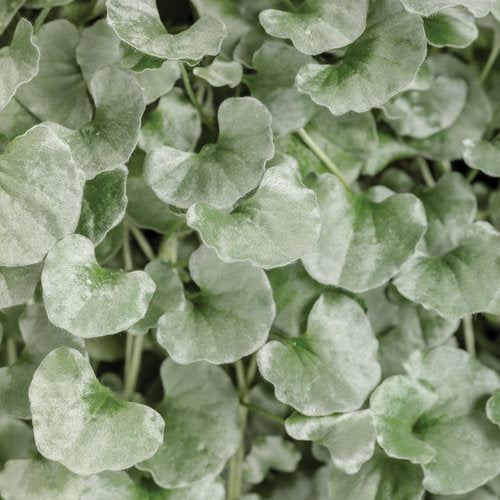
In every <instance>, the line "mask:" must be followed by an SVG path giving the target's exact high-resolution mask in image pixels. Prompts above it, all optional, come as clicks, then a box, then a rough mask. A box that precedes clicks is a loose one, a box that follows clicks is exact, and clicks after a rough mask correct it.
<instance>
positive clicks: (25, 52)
mask: <svg viewBox="0 0 500 500" xmlns="http://www.w3.org/2000/svg"><path fill="white" fill-rule="evenodd" d="M1 22H2V21H0V24H1ZM1 31H2V30H1V29H0V33H1ZM32 34H33V27H32V26H31V24H30V22H29V21H28V20H26V19H21V20H20V21H19V22H18V23H17V26H16V31H15V32H14V36H13V37H12V42H11V44H10V46H9V47H5V48H2V49H1V50H0V110H1V109H3V108H5V106H7V104H9V101H10V100H11V99H12V97H13V96H14V94H15V93H16V90H17V88H18V87H19V86H20V85H22V84H23V83H26V82H29V81H30V80H32V79H33V77H34V76H35V75H36V74H37V73H38V63H39V60H40V52H39V50H38V48H37V46H36V45H35V44H34V43H33V41H32Z"/></svg>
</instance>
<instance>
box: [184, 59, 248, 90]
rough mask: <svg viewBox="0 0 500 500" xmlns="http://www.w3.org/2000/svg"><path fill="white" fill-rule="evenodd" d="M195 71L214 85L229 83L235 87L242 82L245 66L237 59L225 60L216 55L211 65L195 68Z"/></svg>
mask: <svg viewBox="0 0 500 500" xmlns="http://www.w3.org/2000/svg"><path fill="white" fill-rule="evenodd" d="M193 73H194V74H195V75H196V76H198V77H199V78H203V80H206V81H207V82H208V83H209V84H210V85H212V87H224V86H225V85H228V86H229V87H231V88H234V87H236V86H237V85H238V84H239V83H240V82H241V77H242V76H243V68H242V67H241V64H240V63H239V62H237V61H225V60H224V59H222V58H220V57H216V58H215V59H214V60H213V61H212V63H211V64H210V65H208V66H204V67H197V68H194V69H193Z"/></svg>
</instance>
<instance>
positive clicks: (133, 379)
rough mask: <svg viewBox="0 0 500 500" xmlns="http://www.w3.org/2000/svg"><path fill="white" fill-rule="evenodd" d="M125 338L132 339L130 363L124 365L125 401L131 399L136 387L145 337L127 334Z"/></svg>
mask: <svg viewBox="0 0 500 500" xmlns="http://www.w3.org/2000/svg"><path fill="white" fill-rule="evenodd" d="M127 336H128V337H133V339H132V349H131V350H132V355H131V357H130V362H129V363H128V364H127V363H126V371H125V385H124V389H123V399H125V400H128V399H130V398H131V397H132V394H134V391H135V386H136V385H137V377H138V375H139V368H140V366H141V358H142V346H143V344H144V337H145V335H130V333H127ZM127 340H128V338H127Z"/></svg>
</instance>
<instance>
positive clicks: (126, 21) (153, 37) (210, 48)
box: [106, 0, 227, 61]
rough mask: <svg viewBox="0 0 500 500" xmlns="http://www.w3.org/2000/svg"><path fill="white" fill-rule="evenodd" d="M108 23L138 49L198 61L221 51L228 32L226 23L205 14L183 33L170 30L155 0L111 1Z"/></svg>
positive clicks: (108, 7)
mask: <svg viewBox="0 0 500 500" xmlns="http://www.w3.org/2000/svg"><path fill="white" fill-rule="evenodd" d="M106 7H107V11H108V17H107V21H108V24H109V25H110V26H111V27H112V28H113V29H114V30H115V32H116V34H117V35H118V37H119V38H120V40H123V41H124V42H125V43H127V44H128V45H131V46H132V47H134V48H135V49H137V50H139V51H141V52H144V53H145V54H149V55H151V56H154V57H158V58H161V59H176V60H178V59H190V60H195V61H196V60H198V59H201V58H202V57H203V56H206V55H210V56H215V55H217V54H218V53H219V50H220V47H221V43H222V40H223V39H224V37H225V36H226V34H227V30H226V27H225V25H224V23H223V22H221V21H219V20H218V19H215V18H213V17H202V18H201V19H198V21H196V22H195V23H194V24H193V25H191V26H190V27H189V28H188V29H186V30H185V31H183V32H182V33H178V34H177V35H171V34H169V33H168V32H167V30H166V29H165V27H164V26H163V23H162V22H161V19H160V15H159V13H158V10H157V8H156V2H154V1H153V0H107V2H106Z"/></svg>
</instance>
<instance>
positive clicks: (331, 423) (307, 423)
mask: <svg viewBox="0 0 500 500" xmlns="http://www.w3.org/2000/svg"><path fill="white" fill-rule="evenodd" d="M285 426H286V432H287V433H288V435H289V436H291V437H293V438H294V439H301V440H308V441H314V442H315V443H319V444H322V445H323V446H326V448H327V449H328V451H329V453H330V457H331V459H332V462H333V464H334V465H335V467H337V468H338V469H340V470H342V471H343V472H345V473H346V474H356V473H357V472H358V471H359V469H360V468H361V467H362V466H363V464H364V463H366V462H367V461H368V460H369V459H370V458H371V457H372V455H373V452H374V450H375V439H376V434H375V428H374V425H373V418H372V415H371V413H370V411H369V410H361V411H358V412H354V413H344V414H343V415H328V416H325V417H312V418H311V417H304V416H302V415H298V414H295V415H292V416H291V417H289V418H287V419H286V422H285Z"/></svg>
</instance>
